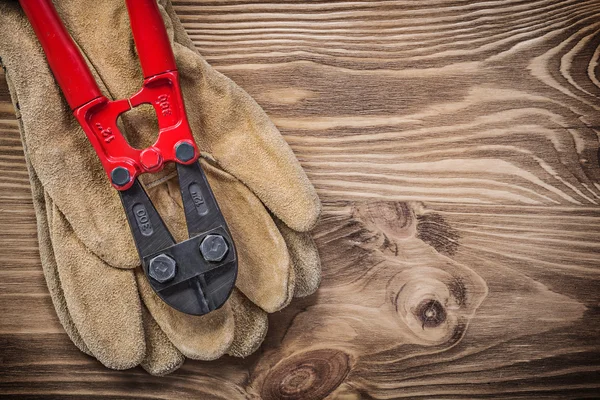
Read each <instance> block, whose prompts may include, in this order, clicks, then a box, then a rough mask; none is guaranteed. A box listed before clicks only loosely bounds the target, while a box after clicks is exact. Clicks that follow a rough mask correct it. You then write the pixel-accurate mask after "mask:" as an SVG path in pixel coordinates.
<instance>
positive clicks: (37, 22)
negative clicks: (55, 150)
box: [20, 0, 164, 110]
mask: <svg viewBox="0 0 600 400" xmlns="http://www.w3.org/2000/svg"><path fill="white" fill-rule="evenodd" d="M20 2H21V7H23V10H24V11H25V14H27V18H29V21H30V22H31V26H32V27H33V30H34V31H35V34H36V35H37V37H38V39H39V41H40V43H41V45H42V48H43V49H44V53H46V58H47V59H48V64H49V65H50V69H51V70H52V73H53V74H54V78H55V79H56V81H57V82H58V85H59V86H60V88H61V89H62V91H63V93H64V95H65V98H66V99H67V103H69V106H70V107H71V109H72V110H74V109H76V108H77V107H79V106H81V105H83V104H85V103H87V102H89V101H91V100H93V99H95V98H97V97H100V96H102V93H101V92H100V88H98V85H97V84H96V81H95V80H94V77H93V75H92V73H91V72H90V70H89V68H88V66H87V64H86V63H85V60H84V59H83V57H82V56H81V53H79V49H78V48H77V46H76V45H75V43H74V42H73V39H71V36H69V33H68V32H67V30H66V29H65V26H64V25H63V23H62V21H61V20H60V17H59V16H58V14H57V13H56V10H55V9H54V5H53V4H52V2H51V1H50V0H21V1H20ZM163 29H164V28H163Z"/></svg>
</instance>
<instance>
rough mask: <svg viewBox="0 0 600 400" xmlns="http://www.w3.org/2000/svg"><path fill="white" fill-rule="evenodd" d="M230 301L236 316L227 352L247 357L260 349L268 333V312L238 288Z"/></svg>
mask: <svg viewBox="0 0 600 400" xmlns="http://www.w3.org/2000/svg"><path fill="white" fill-rule="evenodd" d="M230 302H231V308H232V309H233V316H234V318H235V333H234V335H233V343H231V347H230V348H229V350H227V354H229V355H231V356H235V357H247V356H249V355H250V354H252V353H254V352H255V351H256V350H257V349H258V347H259V346H260V345H261V343H262V342H263V340H264V339H265V336H266V335H267V329H268V327H269V320H268V318H267V313H266V312H264V311H263V310H261V309H260V308H259V307H257V306H256V305H255V304H254V303H252V302H251V301H250V300H249V299H248V298H247V297H246V296H244V295H243V293H242V292H240V291H239V290H237V289H234V290H233V293H232V294H231V298H230Z"/></svg>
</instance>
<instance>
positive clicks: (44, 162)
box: [0, 0, 321, 375]
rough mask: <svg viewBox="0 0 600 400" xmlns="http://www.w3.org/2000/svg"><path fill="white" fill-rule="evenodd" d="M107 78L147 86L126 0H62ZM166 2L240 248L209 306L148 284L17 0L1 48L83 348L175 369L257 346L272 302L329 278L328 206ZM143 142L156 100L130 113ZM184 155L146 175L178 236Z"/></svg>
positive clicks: (8, 7)
mask: <svg viewBox="0 0 600 400" xmlns="http://www.w3.org/2000/svg"><path fill="white" fill-rule="evenodd" d="M54 3H55V6H56V8H57V11H58V13H59V15H60V16H61V18H62V20H63V22H64V24H65V26H66V28H67V30H68V31H69V33H70V34H71V36H72V37H73V39H74V41H75V42H76V43H77V45H78V46H79V48H80V50H81V52H82V54H83V55H84V57H85V58H86V60H87V62H88V65H89V66H90V68H91V70H92V72H93V73H94V75H95V78H96V81H97V82H98V84H99V86H100V88H101V90H102V91H103V92H104V94H105V95H106V96H107V97H109V98H113V99H116V98H127V97H129V96H131V95H132V94H133V93H135V92H137V90H138V89H139V88H140V87H141V84H142V72H141V69H140V66H139V62H138V58H137V55H136V53H135V46H134V44H133V39H132V34H131V30H130V25H129V18H128V14H127V11H126V6H125V2H124V1H123V0H105V1H97V0H83V1H67V0H64V1H63V0H56V1H54ZM159 8H160V10H161V13H162V15H163V18H164V21H165V25H166V27H167V30H168V33H169V37H170V38H171V40H172V47H173V52H174V54H175V59H176V62H177V66H178V70H179V75H180V81H181V88H182V92H183V97H184V101H185V105H186V110H187V115H188V119H189V123H190V126H191V129H192V132H193V133H194V135H195V139H196V142H197V143H198V146H199V148H200V150H201V151H202V157H201V161H200V162H201V164H202V167H203V168H204V171H205V172H206V175H207V176H208V180H209V182H210V185H211V187H212V189H213V191H214V194H215V197H216V198H217V200H218V202H219V205H220V207H221V210H222V212H223V215H224V216H225V219H226V220H227V223H228V225H229V229H230V231H231V234H232V236H233V239H234V242H235V244H236V247H237V251H238V265H239V272H238V279H237V284H236V289H234V291H233V294H232V295H231V298H230V299H229V300H228V301H227V303H226V304H225V305H224V306H223V307H221V308H220V309H218V310H215V311H213V312H211V313H209V314H207V315H204V316H191V315H187V314H183V313H181V312H178V311H176V310H174V309H172V308H170V307H169V306H168V305H166V304H165V303H163V302H162V301H161V300H159V298H158V297H157V295H156V294H155V293H154V292H153V290H152V289H151V288H150V286H149V284H148V282H147V281H146V278H145V276H144V275H143V272H142V271H141V269H140V267H139V266H140V260H139V257H138V254H137V252H136V249H135V246H134V244H133V239H132V237H131V232H130V229H129V226H128V224H127V220H126V217H125V213H124V211H123V208H122V206H121V202H120V199H119V195H118V193H117V191H116V190H114V189H113V188H112V187H111V185H110V183H109V181H108V179H107V178H106V175H105V173H104V171H103V169H102V166H101V164H100V161H99V159H98V157H97V155H96V153H95V152H94V150H93V148H92V146H91V144H90V143H89V142H88V140H87V137H86V135H85V134H84V132H83V130H82V129H81V128H80V126H79V125H78V123H77V121H76V120H75V118H74V117H73V115H72V114H71V111H70V109H69V107H68V105H67V104H66V101H65V99H64V97H63V96H62V93H61V91H60V89H59V87H58V86H57V84H56V82H55V80H54V78H53V76H52V74H51V72H50V70H49V67H48V65H47V63H46V59H45V56H44V53H43V51H42V49H41V46H40V45H39V43H38V40H37V38H36V37H35V35H34V33H33V30H32V28H31V26H30V24H29V22H28V21H27V18H26V17H25V15H24V14H23V12H22V10H21V9H20V6H19V5H18V3H16V2H13V1H11V2H0V28H1V29H2V34H1V35H0V57H1V62H2V64H3V66H4V67H5V70H6V77H7V81H8V82H9V88H10V91H11V95H12V98H13V102H14V104H15V109H16V110H17V117H18V119H19V122H20V128H21V135H22V140H23V146H24V149H25V155H26V160H27V165H28V168H29V174H30V178H31V186H32V192H33V199H34V206H35V211H36V215H37V224H38V235H39V246H40V255H41V260H42V266H43V270H44V275H45V278H46V281H47V284H48V288H49V291H50V294H51V297H52V301H53V303H54V306H55V308H56V312H57V314H58V317H59V319H60V322H61V323H62V325H63V326H64V328H65V330H66V332H67V333H68V335H69V337H70V338H71V340H72V341H73V342H74V343H75V345H77V346H78V347H79V349H81V351H83V352H85V353H87V354H90V355H92V356H94V357H96V358H97V359H98V360H99V361H100V362H102V363H103V364H104V365H106V366H107V367H109V368H114V369H125V368H131V367H134V366H136V365H139V364H141V365H142V366H143V367H144V368H145V369H146V370H147V371H148V372H150V373H151V374H156V375H163V374H167V373H169V372H172V371H173V370H175V369H177V368H178V367H179V366H180V365H181V364H182V363H183V361H184V359H185V357H189V358H193V359H199V360H211V359H216V358H218V357H220V356H222V355H224V354H231V355H235V356H242V357H243V356H247V355H249V354H250V353H252V352H253V351H255V350H256V349H257V347H258V346H259V345H260V343H261V342H262V340H263V338H264V336H265V334H266V330H267V313H271V312H274V311H277V310H280V309H282V308H283V307H285V306H286V305H287V304H288V303H289V302H290V300H291V299H292V297H294V296H306V295H308V294H310V293H312V292H314V291H315V290H316V288H317V286H318V284H319V280H320V262H319V257H318V253H317V250H316V247H315V245H314V243H313V241H312V239H311V237H310V235H309V234H308V233H307V232H308V231H309V230H310V229H311V228H312V227H313V226H314V225H315V223H316V221H317V219H318V217H319V214H320V210H321V206H320V202H319V199H318V197H317V195H316V192H315V190H314V188H313V187H312V185H311V184H310V182H309V180H308V178H307V177H306V175H305V173H304V172H303V170H302V168H301V167H300V164H299V163H298V161H297V160H296V158H295V156H294V154H293V153H292V151H291V149H290V148H289V147H288V145H287V144H286V142H285V141H284V139H283V137H282V136H281V135H280V133H279V132H278V130H277V129H276V128H275V126H274V125H273V124H272V123H271V122H270V120H269V119H268V117H267V116H266V114H265V113H264V112H263V110H262V109H261V108H260V107H259V106H258V104H256V103H255V102H254V100H253V99H252V98H251V97H250V96H249V95H248V94H247V93H246V92H244V91H243V90H242V89H241V88H239V87H238V86H237V85H235V84H234V83H233V82H232V81H231V80H229V79H228V78H226V77H225V76H223V75H221V74H220V73H218V72H216V71H215V70H214V69H212V68H211V67H210V66H209V65H208V64H207V63H206V62H205V61H204V60H203V59H202V57H201V56H200V55H199V54H198V52H197V51H196V50H195V48H194V45H193V44H192V42H191V40H190V39H189V38H188V36H187V35H186V33H185V31H184V29H183V27H182V25H181V23H180V21H179V20H178V18H177V16H176V15H175V13H174V11H173V9H172V6H171V5H170V3H169V2H168V1H166V0H165V1H161V2H160V4H159ZM120 124H121V127H122V128H123V132H124V133H125V135H126V137H127V138H128V141H129V142H130V143H131V144H132V145H133V146H134V147H138V148H142V147H146V146H148V145H150V144H151V143H153V142H154V141H155V139H156V134H157V132H158V128H157V125H156V118H155V116H154V110H152V109H146V108H144V107H138V108H136V109H134V110H132V111H128V112H127V113H126V114H123V115H122V116H121V117H120ZM176 176H177V175H176V172H175V168H174V165H173V164H170V165H169V166H168V167H167V168H165V170H163V171H161V172H160V173H158V174H146V175H143V176H142V177H141V180H142V182H143V184H144V186H145V188H146V190H147V191H148V194H149V195H150V197H151V198H152V200H153V202H154V204H155V206H156V208H157V210H158V212H159V213H160V215H161V216H162V218H163V219H164V221H165V223H166V224H167V226H168V228H169V230H170V231H171V233H172V234H173V236H174V237H175V239H176V240H177V241H182V240H184V239H186V238H187V229H186V225H185V218H184V214H183V209H182V203H181V198H180V195H179V187H178V180H177V178H176Z"/></svg>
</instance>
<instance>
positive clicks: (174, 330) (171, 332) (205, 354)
mask: <svg viewBox="0 0 600 400" xmlns="http://www.w3.org/2000/svg"><path fill="white" fill-rule="evenodd" d="M135 276H136V280H137V283H138V288H139V292H140V295H141V297H142V300H143V301H144V304H145V305H146V307H147V308H148V311H149V312H150V314H151V315H152V317H153V318H154V320H155V321H156V323H157V324H158V325H159V327H160V328H161V330H162V331H163V332H164V333H165V335H166V336H167V337H168V338H169V340H170V341H171V343H173V345H174V346H175V347H176V348H177V349H178V350H179V351H180V352H181V353H182V354H183V355H184V356H186V357H188V358H192V359H195V360H214V359H217V358H219V357H221V356H222V355H223V354H225V352H226V351H227V349H228V348H229V347H230V346H231V343H232V341H233V332H234V329H235V328H234V323H235V322H234V319H233V315H232V311H231V306H230V305H229V303H225V305H223V307H221V308H220V309H218V310H215V311H213V312H211V313H209V314H206V315H202V316H194V315H188V314H184V313H182V312H179V311H177V310H175V309H174V308H171V307H170V306H169V305H167V304H166V303H165V302H164V301H162V300H161V299H160V298H159V297H158V296H157V295H156V293H154V291H153V290H152V288H151V287H150V284H149V283H148V281H147V279H146V276H145V275H144V273H143V272H142V271H141V270H140V269H139V268H138V269H136V270H135Z"/></svg>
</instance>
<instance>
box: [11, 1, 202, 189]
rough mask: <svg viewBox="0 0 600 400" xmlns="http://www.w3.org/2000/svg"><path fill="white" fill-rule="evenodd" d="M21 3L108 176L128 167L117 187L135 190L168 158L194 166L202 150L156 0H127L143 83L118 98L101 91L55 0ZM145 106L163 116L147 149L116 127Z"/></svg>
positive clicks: (169, 160)
mask: <svg viewBox="0 0 600 400" xmlns="http://www.w3.org/2000/svg"><path fill="white" fill-rule="evenodd" d="M21 5H22V7H23V10H24V11H25V13H26V14H27V17H28V18H29V21H30V22H31V25H32V26H33V28H34V31H35V33H36V35H37V37H38V39H39V40H40V43H41V45H42V48H43V49H44V52H45V53H46V57H47V59H48V64H49V65H50V69H51V70H52V73H53V74H54V76H55V78H56V80H57V82H58V84H59V86H60V87H61V89H62V91H63V93H64V95H65V97H66V99H67V102H68V103H69V105H70V106H71V108H72V110H73V114H74V115H75V117H76V118H77V120H78V121H79V123H80V124H81V127H82V128H83V130H84V132H85V133H86V135H87V137H88V139H89V141H90V143H91V144H92V146H93V147H94V149H95V150H96V153H97V154H98V157H99V158H100V161H101V163H102V166H103V167H104V170H105V171H106V174H107V175H108V177H109V180H110V174H111V172H112V170H113V169H114V168H117V167H123V168H125V169H127V170H128V171H129V175H130V180H129V182H128V183H127V184H125V185H123V186H118V185H115V184H113V186H114V187H115V188H116V189H118V190H125V189H128V188H130V187H131V185H132V184H133V181H134V180H135V178H136V177H137V176H139V175H140V174H142V173H146V172H157V171H160V170H161V169H162V168H163V167H164V164H165V163H166V162H171V161H175V162H179V163H181V164H191V163H193V162H196V161H197V160H198V157H199V155H200V153H199V151H198V148H197V146H196V144H195V142H194V138H193V136H192V132H191V129H190V127H189V124H188V121H187V116H186V113H185V106H184V103H183V96H182V95H181V88H180V86H179V78H178V73H177V68H176V64H175V59H174V57H173V52H172V50H171V45H170V43H169V39H168V36H167V32H166V29H165V26H164V23H163V21H162V17H161V15H160V11H159V10H158V6H157V5H156V2H155V0H127V9H128V12H129V17H130V20H131V28H132V32H133V37H134V41H135V44H136V48H137V49H138V54H139V57H140V64H141V67H142V71H143V73H144V82H143V84H142V88H141V89H140V90H139V91H138V92H137V93H136V94H134V95H133V96H131V97H130V98H129V99H119V100H109V99H108V98H107V97H106V96H104V95H103V94H102V93H101V92H100V89H99V88H98V85H97V84H96V82H95V80H94V78H93V76H92V74H91V72H90V70H89V68H88V67H87V64H86V63H85V61H84V59H83V57H82V56H81V54H80V53H79V50H78V49H77V47H76V46H75V44H74V43H73V40H72V39H71V37H70V36H69V34H68V33H67V31H66V29H65V27H64V25H63V24H62V21H61V20H60V18H59V16H58V14H57V13H56V10H55V9H54V6H53V5H52V2H51V0H21ZM140 104H151V105H152V107H153V108H154V111H155V112H156V117H157V120H158V138H157V140H156V142H155V143H154V144H153V145H152V146H150V147H148V148H146V149H136V148H133V147H131V146H130V145H129V143H128V142H127V140H126V139H125V137H124V136H123V134H122V133H121V132H120V130H119V128H118V126H117V118H118V116H119V115H120V114H122V113H124V112H125V111H128V110H130V109H131V108H132V107H136V106H138V105H140ZM181 142H187V143H189V144H190V145H192V146H193V147H194V150H195V154H194V157H193V158H192V159H191V160H189V161H187V162H183V161H181V160H178V159H177V157H176V155H175V147H176V145H177V144H178V143H181Z"/></svg>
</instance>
